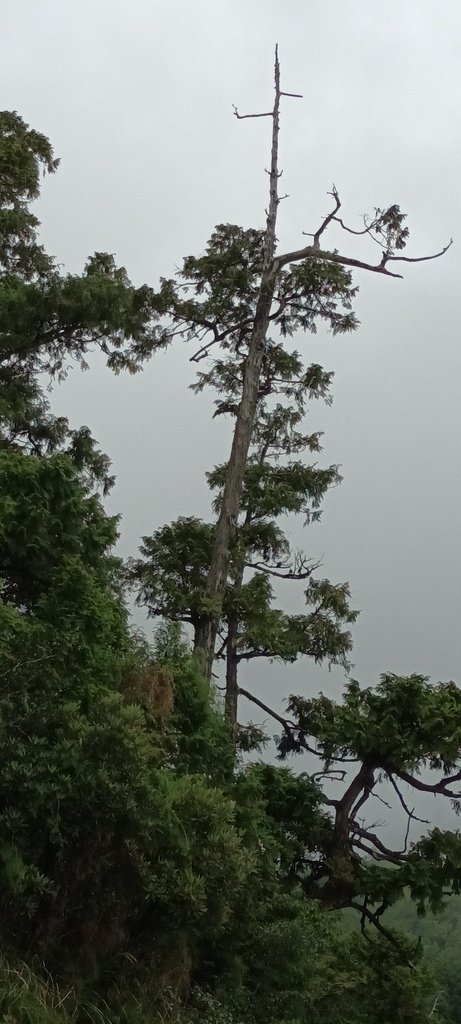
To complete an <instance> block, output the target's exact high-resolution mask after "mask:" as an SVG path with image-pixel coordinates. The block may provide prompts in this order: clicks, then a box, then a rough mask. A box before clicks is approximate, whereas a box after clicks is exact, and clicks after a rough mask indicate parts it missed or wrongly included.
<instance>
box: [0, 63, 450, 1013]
mask: <svg viewBox="0 0 461 1024" xmlns="http://www.w3.org/2000/svg"><path fill="white" fill-rule="evenodd" d="M282 98H283V91H282V90H281V87H280V79H279V68H278V61H277V60H276V66H275V105H274V109H273V111H272V113H271V114H270V115H269V116H270V117H271V118H272V128H273V135H272V164H271V168H272V169H271V175H270V187H271V193H270V202H269V207H268V221H267V225H266V229H265V230H263V231H261V230H257V229H244V228H241V227H238V226H235V225H229V224H226V225H219V226H218V227H217V228H216V229H215V231H214V232H213V234H212V236H211V238H210V241H209V243H208V245H207V247H206V250H205V252H204V253H203V254H202V255H200V256H198V257H197V256H190V257H187V258H186V259H185V260H184V261H183V265H182V267H181V268H180V269H179V271H178V274H177V277H176V278H174V279H172V280H168V279H164V280H162V281H161V282H160V285H159V287H158V288H157V289H156V288H154V287H152V286H150V285H149V286H148V285H145V286H142V287H134V286H133V285H132V283H131V281H130V279H129V277H128V275H127V272H126V270H125V269H124V268H123V267H119V266H118V265H117V263H116V261H115V259H114V257H112V256H109V255H107V254H105V253H103V252H98V253H95V254H94V255H93V256H91V257H90V258H89V259H88V261H87V263H86V266H85V267H84V269H83V272H82V273H81V274H66V273H65V272H63V271H62V269H61V268H60V267H59V265H58V264H57V262H56V261H55V260H54V259H53V258H52V257H50V256H49V255H48V254H47V253H46V252H45V250H44V248H43V246H42V245H41V244H40V242H39V238H38V228H39V224H38V221H37V218H36V216H35V214H34V212H33V209H32V204H33V202H34V200H35V199H36V198H37V196H38V194H39V186H40V178H41V175H42V173H47V174H53V173H54V172H55V171H56V170H57V167H58V161H57V160H56V159H55V157H54V154H53V152H52V148H51V145H50V143H49V141H48V139H47V138H46V137H45V136H44V135H42V134H40V133H39V132H37V131H35V130H34V129H32V128H30V127H29V126H28V125H27V124H26V123H25V122H24V121H23V119H22V118H21V117H20V115H19V114H17V113H11V112H3V113H2V114H0V203H1V207H0V484H1V486H0V566H1V568H0V577H1V585H2V591H1V597H2V600H1V605H0V645H1V652H2V668H1V673H0V679H1V704H0V750H1V771H0V787H1V794H2V798H1V803H0V872H1V876H2V882H3V885H2V889H1V893H0V935H1V939H2V960H1V963H0V1006H1V1012H2V1014H3V1019H5V1020H7V1021H20V1022H22V1021H24V1022H25V1021H31V1020H33V1021H37V1022H38V1021H48V1020H49V1021H56V1022H58V1021H63V1022H64V1021H69V1020H82V1021H83V1020H87V1019H88V1018H90V1019H95V1020H96V1019H98V1020H106V1019H107V1020H110V1021H113V1022H115V1021H127V1022H133V1024H135V1022H137V1024H147V1022H148V1021H155V1020H165V1019H167V1020H171V1021H177V1022H178V1024H179V1022H184V1024H185V1022H195V1021H206V1022H208V1024H221V1022H222V1024H282V1022H283V1024H295V1022H296V1024H302V1022H306V1024H307V1022H308V1021H316V1022H319V1024H352V1022H363V1024H368V1022H369V1024H371V1022H380V1021H382V1022H383V1024H390V1022H391V1021H392V1022H394V1021H399V1022H408V1024H410V1022H412V1024H413V1022H414V1024H417V1022H418V1021H421V1022H423V1021H428V1020H434V1021H435V1020H440V1021H446V1022H447V1024H448V1022H452V1021H453V1022H454V1021H456V1020H459V1019H460V1018H459V1000H458V995H457V982H455V980H454V978H453V972H452V971H450V970H449V969H448V965H447V963H445V962H441V963H438V964H436V968H437V971H436V974H434V970H433V967H434V965H433V964H432V965H431V963H430V962H429V960H428V958H427V957H426V958H425V957H424V945H420V944H419V942H418V941H417V940H416V929H415V928H414V927H413V925H412V919H411V917H410V916H407V917H406V918H405V917H404V915H403V916H401V917H399V916H398V915H399V910H398V908H399V906H404V907H406V908H407V907H408V906H409V905H410V903H411V905H415V907H416V909H417V911H418V912H419V913H420V914H424V913H427V912H428V911H429V912H430V911H438V910H441V909H442V906H443V903H444V901H445V900H446V899H447V894H450V896H451V895H452V894H457V893H460V892H461V839H460V837H459V835H458V832H457V830H456V820H455V817H454V820H453V829H452V830H451V831H447V832H442V831H440V830H437V829H432V828H431V826H430V824H429V823H424V824H423V823H422V822H418V826H419V830H420V838H418V839H416V840H415V841H413V842H411V841H410V838H409V827H410V825H411V824H412V823H414V822H415V818H416V815H415V812H414V810H413V804H412V802H411V801H412V799H413V797H412V791H413V792H416V793H417V792H420V791H424V792H431V793H435V794H438V795H440V797H441V798H443V799H447V800H448V801H451V802H452V803H453V804H454V810H457V809H458V808H459V800H460V799H461V793H460V789H461V697H460V691H459V690H458V688H457V686H456V685H455V683H453V682H447V683H443V684H430V683H429V681H428V680H427V679H426V678H425V677H424V676H421V675H416V674H415V675H409V676H397V675H392V674H390V673H387V674H383V676H382V678H381V681H380V682H379V684H378V686H366V687H363V686H361V685H359V683H357V682H355V681H354V680H350V681H349V682H348V683H347V684H346V686H345V688H344V693H343V695H342V698H341V699H340V700H337V701H334V700H331V699H328V698H326V697H325V696H323V695H319V696H317V695H315V694H312V693H309V692H306V693H303V694H301V695H290V694H289V693H283V694H282V696H283V697H284V699H285V706H286V714H285V713H284V714H283V715H281V714H279V713H278V712H277V711H274V710H273V709H271V708H270V707H268V706H267V704H266V702H265V700H264V693H263V694H262V695H259V694H256V693H250V692H249V691H247V690H244V689H243V688H241V687H240V683H239V666H240V665H241V663H242V662H245V661H249V660H251V659H254V658H258V659H262V660H263V661H264V659H275V660H277V661H278V662H279V664H280V665H281V666H282V667H283V666H284V665H286V664H288V663H290V662H293V661H295V660H297V659H300V658H304V659H312V660H313V661H314V662H317V663H321V664H327V665H328V664H330V665H339V666H341V667H343V668H344V670H345V671H348V670H349V667H350V653H351V649H352V636H353V635H352V627H353V624H354V622H355V620H356V617H357V614H358V613H357V610H356V609H355V608H354V606H353V599H352V597H351V591H350V588H349V584H348V582H347V581H339V582H337V581H331V580H329V579H325V578H323V576H322V575H321V572H320V569H321V566H319V564H318V562H317V560H316V558H315V556H314V555H311V554H310V553H309V552H304V551H298V550H293V549H292V547H291V546H290V542H289V537H288V534H287V531H286V529H285V526H286V517H287V516H288V515H297V516H300V517H302V518H303V521H304V522H305V523H306V526H308V524H309V523H310V522H312V521H315V520H316V518H318V517H319V515H320V514H321V509H322V503H323V501H324V499H325V498H326V496H327V494H328V491H329V489H330V488H331V487H333V486H336V485H337V484H338V483H339V482H340V474H339V470H338V466H336V465H323V464H322V450H321V435H320V433H319V432H309V433H306V424H305V415H306V411H307V408H308V405H309V403H314V402H316V401H327V402H329V401H331V387H332V373H331V372H330V371H326V370H324V368H323V367H321V366H319V365H318V364H316V363H309V362H308V360H307V358H306V352H308V345H307V339H306V338H305V337H303V335H309V334H310V333H313V332H315V330H316V328H317V325H318V324H323V325H326V326H327V327H328V329H330V330H332V331H333V332H344V333H347V332H348V331H351V330H353V329H354V328H355V327H356V320H355V316H354V312H353V302H354V297H355V294H356V284H355V283H354V280H353V277H352V273H353V270H354V267H356V266H361V267H362V269H367V270H369V271H371V272H374V273H375V272H377V273H382V274H385V275H393V274H394V273H395V272H396V270H395V266H396V263H397V261H398V260H401V259H403V258H405V259H407V258H406V257H402V250H403V249H404V247H405V245H406V243H407V240H408V229H407V227H406V225H405V218H404V216H403V214H402V213H401V211H400V209H399V207H398V206H397V205H393V206H391V207H388V208H387V209H378V208H377V209H376V210H375V211H374V213H373V215H372V216H371V218H370V219H369V220H368V221H367V222H366V225H365V229H364V233H365V234H367V235H368V236H371V237H373V238H375V240H377V241H378V243H379V246H380V249H381V254H380V257H379V260H378V262H377V264H376V265H371V264H368V263H367V264H365V263H363V261H362V262H359V261H357V260H352V258H349V257H348V256H347V255H341V254H339V253H338V252H337V251H335V250H330V249H328V247H327V246H326V242H325V243H324V239H323V236H324V234H325V233H326V232H327V230H328V227H329V224H330V223H331V222H332V221H333V220H334V219H339V210H340V200H339V196H338V193H337V192H336V190H333V193H332V196H331V199H332V212H331V213H330V214H329V216H328V217H327V218H326V219H325V220H324V221H322V222H321V224H320V226H319V227H318V229H317V231H316V232H315V233H314V241H313V243H312V244H309V245H308V246H307V247H305V248H304V249H302V250H301V249H300V250H299V251H296V252H295V251H294V252H292V253H288V254H285V255H284V256H280V255H277V254H276V239H275V222H276V214H277V207H278V202H279V197H278V195H277V191H276V183H277V175H278V169H277V149H276V144H277V133H278V117H279V106H280V100H281V99H282ZM321 238H322V244H320V239H321ZM408 261H409V262H411V259H410V258H408ZM391 268H393V269H391ZM178 337H179V338H181V339H183V340H186V341H187V343H188V344H190V345H191V346H192V345H195V348H194V350H193V351H194V358H195V362H196V363H197V366H198V372H197V377H196V381H195V388H196V390H198V391H203V390H205V389H210V390H211V391H212V393H213V395H214V401H215V415H227V416H230V417H233V420H234V422H235V425H236V432H235V434H234V445H233V449H232V452H231V455H230V457H229V458H228V459H227V461H223V462H222V463H221V464H219V465H217V466H215V467H210V471H209V475H208V482H209V486H210V491H211V513H210V521H209V522H203V521H202V520H200V519H198V518H196V517H194V516H193V515H192V514H191V515H190V516H187V517H180V518H177V519H176V520H175V521H174V522H173V523H170V524H166V525H165V526H162V527H160V528H157V529H155V531H154V532H153V533H152V534H151V535H150V536H146V537H144V538H143V540H142V543H141V548H140V552H139V554H136V552H134V553H133V556H132V558H131V559H130V560H129V561H128V563H127V564H123V563H122V561H121V560H120V559H119V558H118V557H117V556H116V554H115V545H116V541H117V536H118V523H117V519H116V518H114V517H110V516H108V514H107V513H106V511H105V508H104V502H103V499H104V495H105V494H106V493H107V491H108V489H109V488H110V487H111V486H112V484H113V478H112V476H111V472H110V460H109V458H108V457H107V456H106V455H105V454H104V453H103V452H101V451H100V449H99V447H98V444H97V442H96V441H95V439H94V438H93V437H92V435H91V432H90V431H89V429H88V428H87V427H81V428H79V427H74V426H71V425H70V424H69V422H68V421H67V419H65V418H63V417H56V416H55V415H54V414H53V411H52V406H51V405H50V401H49V398H48V396H47V392H46V384H47V382H48V380H49V379H50V378H51V380H52V382H54V383H55V384H58V382H59V380H60V379H61V378H62V376H63V375H65V374H66V372H67V370H68V368H69V365H70V364H71V362H72V361H74V362H75V361H76V362H77V363H80V364H81V365H85V364H86V363H87V362H88V361H89V359H90V357H91V353H92V352H93V351H94V350H95V349H96V348H97V349H99V350H100V351H102V353H103V354H104V356H105V357H106V360H107V366H108V372H109V371H115V372H121V371H123V370H128V371H130V372H136V371H139V370H141V369H142V366H143V363H144V361H145V360H146V359H149V358H150V357H152V356H153V355H154V354H155V352H156V351H157V350H158V349H161V348H164V347H166V346H168V345H170V344H174V343H175V340H176V339H177V338H178ZM294 337H296V343H297V344H298V343H299V350H298V348H296V349H295V348H293V347H292V346H293V344H294V342H293V340H292V339H293V338H294ZM247 399H248V401H247ZM242 424H243V425H242ZM244 435H245V437H246V441H244ZM242 438H243V440H242ZM225 454H226V453H224V458H225ZM233 460H234V461H233ZM237 462H238V463H239V467H237V472H236V473H235V472H234V470H235V467H236V465H237ZM233 473H234V475H232V474H233ZM229 496H230V498H231V499H232V500H231V503H230V504H229ZM307 532H308V531H307ZM293 581H296V582H298V583H302V585H303V588H304V598H305V608H304V610H303V611H302V612H300V613H299V614H293V613H288V612H287V611H285V609H284V608H283V607H279V606H278V603H277V602H278V595H279V593H280V591H279V590H276V589H275V584H276V583H277V584H279V583H280V586H281V585H282V582H283V587H290V584H291V583H293ZM133 593H134V594H135V596H136V600H137V601H138V602H139V603H141V604H143V605H144V606H146V607H147V608H148V610H149V613H150V615H151V616H152V617H153V618H154V619H155V620H156V621H157V628H156V630H155V632H154V639H153V641H152V642H151V641H150V640H148V639H146V638H145V637H144V636H143V635H139V633H138V632H137V631H136V630H134V628H133V626H132V622H131V618H130V614H129V602H130V600H131V597H132V595H133ZM183 624H186V627H187V629H188V630H189V633H188V632H183V631H182V630H183ZM190 635H191V636H192V641H193V643H192V644H191V643H190V642H189V636H190ZM193 648H195V649H193ZM220 662H223V664H224V665H225V693H224V697H223V696H222V694H221V693H220V691H219V689H218V688H217V687H216V686H215V684H214V681H213V675H212V672H211V668H212V667H213V665H215V667H216V665H218V666H219V663H220ZM281 679H282V680H283V673H282V672H281ZM241 697H244V698H245V699H247V700H249V701H251V702H252V703H253V706H254V707H255V708H258V710H259V711H262V712H263V716H264V719H265V720H266V721H267V719H269V720H271V721H272V722H273V723H274V729H276V730H277V740H276V742H277V753H278V758H277V760H276V762H275V763H274V759H272V760H271V758H270V757H268V756H266V755H265V739H266V737H265V736H264V732H263V730H262V728H261V726H260V725H259V724H258V723H256V724H251V725H248V724H245V723H243V724H242V721H241V715H240V703H241V702H240V698H241ZM299 753H308V754H309V755H310V756H311V759H313V760H311V761H309V763H312V764H314V767H313V768H312V770H311V771H305V772H299V771H298V769H297V763H296V755H297V754H299ZM314 762H315V763H314ZM383 780H384V781H386V782H387V784H388V788H389V787H390V789H391V791H392V793H393V795H394V798H395V804H396V806H398V807H399V808H400V810H403V812H404V816H405V819H406V821H407V822H408V828H407V829H406V835H404V836H403V841H402V845H401V846H399V847H398V848H397V849H393V848H390V847H389V846H387V845H386V843H385V842H384V840H383V837H382V833H381V832H380V831H379V828H377V827H376V826H374V825H373V824H371V823H370V822H372V821H373V811H370V812H369V811H368V807H369V806H370V803H371V802H372V801H373V799H374V798H377V799H378V800H382V799H383V797H382V791H381V790H380V787H381V783H382V782H383ZM386 792H387V790H386ZM408 793H410V797H409V796H408ZM332 794H333V795H332ZM421 826H422V827H421ZM404 899H406V900H407V901H409V902H407V903H399V901H402V900H404ZM452 906H454V907H457V906H458V904H457V903H455V904H452ZM345 908H348V909H349V910H353V911H354V921H355V922H356V928H349V927H348V922H349V919H348V918H347V919H346V920H345V919H344V918H343V917H342V916H341V912H342V911H343V910H344V909H345ZM453 912H454V911H452V913H453ZM426 920H430V921H432V917H430V918H429V917H428V918H427V919H426ZM441 920H443V918H442V919H441ZM445 920H449V919H448V918H446V919H445ZM442 961H443V958H442ZM457 1014H458V1016H457Z"/></svg>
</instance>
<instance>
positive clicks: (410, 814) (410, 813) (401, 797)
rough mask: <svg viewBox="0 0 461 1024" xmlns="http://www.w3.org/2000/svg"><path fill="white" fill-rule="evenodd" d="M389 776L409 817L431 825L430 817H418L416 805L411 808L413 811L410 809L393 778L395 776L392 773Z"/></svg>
mask: <svg viewBox="0 0 461 1024" xmlns="http://www.w3.org/2000/svg"><path fill="white" fill-rule="evenodd" d="M387 778H388V779H389V782H390V784H391V786H393V788H394V789H395V792H396V793H397V796H398V798H399V800H400V803H401V804H402V807H403V809H404V811H405V814H407V815H408V818H409V819H410V818H412V819H413V821H419V822H421V824H422V825H429V824H430V822H429V819H428V818H418V816H417V815H416V814H415V813H414V810H415V809H414V807H413V810H411V811H410V808H409V807H407V804H406V803H405V800H404V798H403V795H402V793H401V792H400V789H399V787H398V785H397V783H396V781H395V779H394V778H393V776H392V775H388V776H387Z"/></svg>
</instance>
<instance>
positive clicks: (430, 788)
mask: <svg viewBox="0 0 461 1024" xmlns="http://www.w3.org/2000/svg"><path fill="white" fill-rule="evenodd" d="M394 774H395V775H397V776H398V778H399V779H401V780H402V782H407V783H408V785H409V786H413V787H414V788H415V789H419V790H420V791H421V792H422V793H433V794H434V796H437V794H438V793H440V794H441V795H442V796H448V797H451V798H452V799H454V800H459V799H460V798H461V791H460V792H458V793H454V792H453V790H451V789H447V786H449V785H451V784H452V783H453V782H459V781H460V780H461V771H459V772H456V774H455V775H448V776H446V777H445V778H444V779H440V780H439V782H434V783H432V784H431V783H430V782H422V781H421V779H416V778H415V776H414V775H410V773H409V772H405V771H401V772H395V773H394Z"/></svg>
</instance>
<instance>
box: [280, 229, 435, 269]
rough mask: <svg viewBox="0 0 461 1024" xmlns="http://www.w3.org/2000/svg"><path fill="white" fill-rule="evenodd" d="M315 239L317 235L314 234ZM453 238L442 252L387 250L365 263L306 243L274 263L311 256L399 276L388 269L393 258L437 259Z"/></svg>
mask: <svg viewBox="0 0 461 1024" xmlns="http://www.w3.org/2000/svg"><path fill="white" fill-rule="evenodd" d="M314 239H315V236H314ZM452 241H453V240H452V239H451V240H450V242H449V243H448V245H446V246H445V247H444V248H443V249H441V250H440V252H436V253H433V254H432V255H431V256H391V255H390V254H389V253H387V252H383V256H382V260H381V262H380V263H376V264H373V263H365V262H364V261H363V260H356V259H352V258H351V257H349V256H342V255H341V254H340V253H338V252H329V251H328V250H324V249H319V248H318V247H316V245H315V241H314V244H313V245H306V246H305V248H304V249H297V250H294V251H293V252H288V253H285V255H283V256H276V257H275V260H274V263H275V265H276V267H277V268H281V267H284V266H285V265H286V264H287V263H296V262H298V261H299V260H305V259H308V258H309V257H311V258H313V259H321V260H325V261H326V262H327V263H339V264H341V266H344V267H356V268H357V269H359V270H368V271H371V273H373V274H384V275H385V276H386V277H399V278H401V277H402V276H403V275H402V274H395V273H394V272H393V271H392V270H388V269H387V263H389V262H390V261H391V260H392V261H393V262H394V263H422V262H424V261H427V260H436V259H438V258H439V257H440V256H443V255H444V253H446V252H447V251H448V249H449V248H450V246H451V245H452Z"/></svg>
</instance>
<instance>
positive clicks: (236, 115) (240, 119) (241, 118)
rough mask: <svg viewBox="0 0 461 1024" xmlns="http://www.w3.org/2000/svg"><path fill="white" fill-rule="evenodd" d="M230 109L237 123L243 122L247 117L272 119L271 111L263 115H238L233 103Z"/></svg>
mask: <svg viewBox="0 0 461 1024" xmlns="http://www.w3.org/2000/svg"><path fill="white" fill-rule="evenodd" d="M232 107H233V110H234V114H235V117H237V118H238V119H239V121H245V120H246V118H247V117H272V110H267V111H266V112H265V113H264V114H239V112H238V110H237V107H236V106H235V104H234V103H233V104H232Z"/></svg>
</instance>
